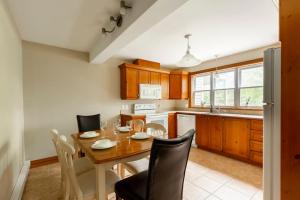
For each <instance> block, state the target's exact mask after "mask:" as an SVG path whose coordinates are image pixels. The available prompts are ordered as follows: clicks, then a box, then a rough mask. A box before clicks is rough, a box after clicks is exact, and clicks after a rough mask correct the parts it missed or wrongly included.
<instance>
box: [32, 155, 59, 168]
mask: <svg viewBox="0 0 300 200" xmlns="http://www.w3.org/2000/svg"><path fill="white" fill-rule="evenodd" d="M57 162H58V157H57V156H52V157H48V158H42V159H39V160H32V161H31V167H30V168H35V167H40V166H44V165H49V164H53V163H57Z"/></svg>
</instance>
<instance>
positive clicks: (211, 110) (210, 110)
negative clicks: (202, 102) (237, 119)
mask: <svg viewBox="0 0 300 200" xmlns="http://www.w3.org/2000/svg"><path fill="white" fill-rule="evenodd" d="M216 110H217V113H221V107H220V106H218V108H217V109H215V106H213V105H212V104H211V105H210V109H209V112H210V113H214V111H216Z"/></svg>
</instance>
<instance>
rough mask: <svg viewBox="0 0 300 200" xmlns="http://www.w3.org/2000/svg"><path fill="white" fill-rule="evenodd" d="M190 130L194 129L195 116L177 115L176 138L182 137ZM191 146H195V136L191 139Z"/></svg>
mask: <svg viewBox="0 0 300 200" xmlns="http://www.w3.org/2000/svg"><path fill="white" fill-rule="evenodd" d="M191 129H194V130H195V129H196V116H195V115H185V114H177V136H178V137H179V136H182V135H184V134H185V133H186V132H187V131H189V130H191ZM192 146H194V147H196V146H197V145H196V142H195V135H194V138H193V142H192Z"/></svg>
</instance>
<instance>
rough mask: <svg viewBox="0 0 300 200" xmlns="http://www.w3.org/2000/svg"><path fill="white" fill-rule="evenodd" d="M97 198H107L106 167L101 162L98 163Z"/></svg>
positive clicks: (102, 199) (104, 199)
mask: <svg viewBox="0 0 300 200" xmlns="http://www.w3.org/2000/svg"><path fill="white" fill-rule="evenodd" d="M95 168H96V199H97V200H106V199H107V197H106V191H105V181H106V180H105V167H104V165H101V164H98V165H97V164H96V165H95Z"/></svg>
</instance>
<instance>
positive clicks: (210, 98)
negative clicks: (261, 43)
mask: <svg viewBox="0 0 300 200" xmlns="http://www.w3.org/2000/svg"><path fill="white" fill-rule="evenodd" d="M191 80H192V84H191V85H192V90H191V92H192V101H191V103H192V107H209V106H210V105H213V106H217V107H233V108H261V107H262V101H263V64H262V63H259V64H257V63H256V64H252V65H248V66H239V67H235V68H231V69H227V70H222V71H213V72H209V73H206V74H201V73H200V74H196V75H193V76H192V79H191Z"/></svg>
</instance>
